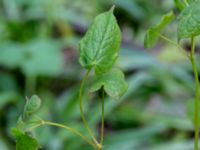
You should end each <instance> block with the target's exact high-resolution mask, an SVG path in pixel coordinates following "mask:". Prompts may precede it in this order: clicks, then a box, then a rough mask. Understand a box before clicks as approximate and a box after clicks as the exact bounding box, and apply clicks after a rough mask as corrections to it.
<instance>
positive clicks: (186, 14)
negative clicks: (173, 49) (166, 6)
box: [177, 0, 200, 40]
mask: <svg viewBox="0 0 200 150" xmlns="http://www.w3.org/2000/svg"><path fill="white" fill-rule="evenodd" d="M199 6H200V0H197V1H195V2H193V3H191V4H190V5H189V6H188V7H186V8H185V9H184V10H183V11H182V12H181V14H180V15H179V17H178V31H177V32H178V39H179V40H180V39H182V38H191V37H194V36H197V35H199V34H200V20H199V18H200V7H199Z"/></svg>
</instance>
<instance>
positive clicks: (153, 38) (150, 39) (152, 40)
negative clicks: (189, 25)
mask: <svg viewBox="0 0 200 150" xmlns="http://www.w3.org/2000/svg"><path fill="white" fill-rule="evenodd" d="M174 18H175V15H174V13H173V12H169V13H168V14H166V15H164V16H163V17H162V19H161V21H160V23H159V24H157V25H155V26H153V27H151V28H149V29H148V30H147V32H146V35H145V39H144V46H145V48H152V47H154V46H155V45H156V43H157V41H158V39H159V33H160V31H161V30H162V29H163V28H164V27H165V26H166V25H167V24H169V23H171V22H172V21H173V20H174Z"/></svg>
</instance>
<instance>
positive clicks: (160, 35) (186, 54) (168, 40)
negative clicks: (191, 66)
mask: <svg viewBox="0 0 200 150" xmlns="http://www.w3.org/2000/svg"><path fill="white" fill-rule="evenodd" d="M158 35H159V37H160V38H162V39H163V40H165V41H167V42H169V43H171V44H172V45H174V46H176V47H177V48H178V49H180V50H181V52H182V53H183V54H184V55H185V56H187V57H188V58H189V55H188V53H186V51H185V49H183V48H182V47H181V46H180V45H179V44H177V43H176V42H174V41H172V40H171V39H169V38H167V37H166V36H164V35H162V34H158Z"/></svg>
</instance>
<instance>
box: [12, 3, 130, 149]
mask: <svg viewBox="0 0 200 150" xmlns="http://www.w3.org/2000/svg"><path fill="white" fill-rule="evenodd" d="M113 11H114V6H113V7H112V8H111V9H110V10H109V11H107V12H104V13H102V14H100V15H98V16H97V17H96V18H95V19H94V22H93V24H92V25H91V27H90V28H89V29H88V31H87V33H86V35H85V36H84V37H83V38H82V40H81V41H80V43H79V52H80V57H79V62H80V64H81V66H82V67H83V68H85V69H86V73H85V76H84V79H83V81H82V83H81V85H80V89H79V96H78V100H79V106H80V113H81V118H82V121H83V124H84V126H85V129H86V130H87V132H88V134H89V135H90V138H88V137H87V136H85V135H83V134H82V133H81V132H79V131H78V130H76V129H75V128H72V127H69V126H67V125H64V124H59V123H55V122H50V121H45V120H43V119H42V118H40V117H39V116H37V115H36V112H37V111H38V109H39V108H40V105H41V100H40V98H39V97H38V96H37V95H33V96H32V97H31V98H30V99H29V98H26V104H25V106H24V111H23V113H22V115H21V116H20V117H19V120H18V122H17V126H16V127H15V128H13V129H12V133H13V135H14V137H15V139H16V150H37V149H39V148H40V144H39V143H38V141H37V139H35V137H34V136H33V134H32V132H33V130H34V129H36V128H38V127H41V126H45V125H50V126H55V127H59V128H63V129H65V130H67V131H69V132H71V133H73V134H75V135H76V136H78V137H80V138H81V139H83V140H84V141H85V142H86V143H87V144H89V145H91V146H92V147H93V148H94V149H97V150H102V149H103V141H104V97H105V96H104V95H105V93H106V94H107V95H108V96H110V97H112V98H113V99H119V98H120V97H121V96H123V95H124V93H125V92H126V90H127V88H128V86H127V83H126V81H125V78H124V74H123V72H122V71H121V70H120V69H119V68H115V67H114V64H115V61H116V60H117V58H118V55H119V49H120V42H121V33H120V28H119V26H118V24H117V21H116V18H115V16H114V14H113ZM90 73H91V74H92V76H90ZM89 77H92V80H91V84H90V87H89V92H96V91H99V90H101V91H102V96H101V99H102V106H101V108H102V109H101V113H102V118H101V133H100V139H97V138H96V137H95V135H94V133H93V131H92V129H91V128H90V127H89V124H88V122H87V119H86V117H85V115H84V110H83V96H84V94H85V89H86V88H85V86H86V83H87V81H88V78H89Z"/></svg>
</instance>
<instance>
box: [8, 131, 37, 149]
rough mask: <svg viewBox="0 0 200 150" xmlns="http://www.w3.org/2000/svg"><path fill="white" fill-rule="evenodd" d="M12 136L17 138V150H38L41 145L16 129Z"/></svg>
mask: <svg viewBox="0 0 200 150" xmlns="http://www.w3.org/2000/svg"><path fill="white" fill-rule="evenodd" d="M12 134H13V135H14V136H15V138H16V150H38V149H39V143H38V142H37V140H36V139H34V138H33V137H31V136H29V135H28V134H26V133H23V132H22V131H20V130H18V129H16V128H14V129H13V130H12Z"/></svg>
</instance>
